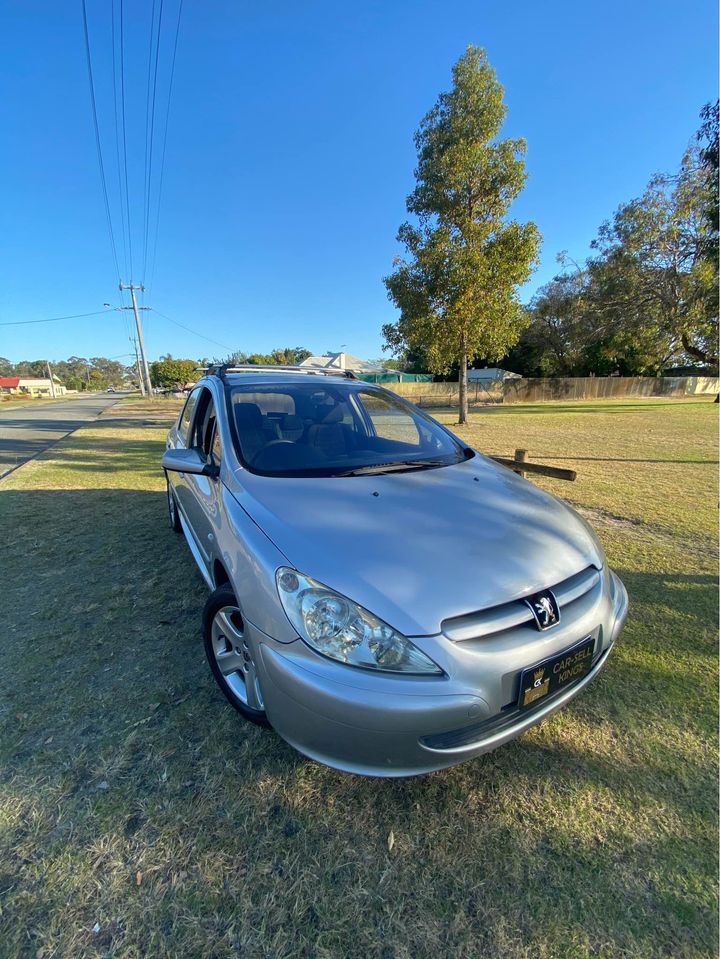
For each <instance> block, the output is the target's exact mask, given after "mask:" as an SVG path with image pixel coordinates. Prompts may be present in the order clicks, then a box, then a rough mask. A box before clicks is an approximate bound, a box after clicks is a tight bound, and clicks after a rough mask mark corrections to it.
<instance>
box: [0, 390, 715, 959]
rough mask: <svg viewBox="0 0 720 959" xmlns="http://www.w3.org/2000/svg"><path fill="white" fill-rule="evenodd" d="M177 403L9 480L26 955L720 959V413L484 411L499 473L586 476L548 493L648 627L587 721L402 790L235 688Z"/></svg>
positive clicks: (71, 445) (131, 409)
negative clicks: (175, 505) (573, 515)
mask: <svg viewBox="0 0 720 959" xmlns="http://www.w3.org/2000/svg"><path fill="white" fill-rule="evenodd" d="M174 408H175V406H173V404H170V403H166V404H163V405H161V404H156V403H153V404H138V403H135V404H121V405H119V406H118V407H116V408H115V409H114V410H113V411H111V413H110V414H109V415H105V416H104V417H102V418H101V420H99V421H98V422H97V423H96V424H94V425H93V426H92V427H89V428H86V429H83V430H80V431H78V432H77V433H75V434H74V435H73V436H72V437H70V438H68V439H67V440H66V441H65V442H63V443H62V444H60V445H58V446H56V447H54V448H53V449H52V450H50V451H48V452H47V453H46V454H45V455H44V456H42V457H41V458H39V459H37V460H35V461H33V462H31V463H28V464H27V465H25V466H24V467H22V468H21V469H20V470H18V471H16V472H15V473H13V474H12V475H11V476H10V477H8V478H7V479H6V480H4V481H3V482H2V484H0V532H1V535H2V543H3V547H4V548H3V566H2V590H1V592H0V613H1V615H2V623H3V627H4V628H3V637H2V642H1V643H0V904H1V907H2V911H1V912H0V956H2V957H21V956H22V957H25V956H29V957H41V959H49V957H73V959H75V957H85V956H88V957H89V956H113V957H123V959H136V957H137V959H141V957H143V959H144V957H150V956H152V957H183V959H184V957H195V956H197V957H208V959H209V957H213V959H216V957H243V959H247V957H283V959H284V957H288V959H289V957H296V956H302V957H304V956H307V957H310V956H313V957H318V959H330V957H332V959H335V957H377V959H411V957H412V959H415V957H425V956H428V957H433V959H436V957H439V956H443V957H444V956H452V957H468V959H470V957H473V959H474V957H498V959H500V957H502V959H520V957H527V959H529V957H539V959H564V957H565V959H570V957H577V959H581V957H587V959H589V957H606V959H610V957H613V959H614V957H618V956H619V957H641V956H642V957H656V956H667V957H696V956H708V957H710V956H715V955H716V954H717V902H716V877H717V791H716V782H717V766H716V750H715V742H716V733H717V719H716V717H717V686H716V674H717V673H716V670H717V658H716V634H717V590H716V583H717V578H716V577H717V564H716V553H717V550H716V526H715V504H716V498H717V486H716V468H715V465H714V464H715V462H716V456H717V419H716V414H715V411H714V408H713V406H712V404H710V403H708V402H706V401H697V402H695V401H693V402H683V403H674V404H673V403H668V402H657V403H652V402H643V403H628V404H607V403H604V404H592V403H584V404H577V405H574V406H572V405H567V404H565V405H564V406H563V408H562V409H559V408H558V406H537V407H533V408H531V409H528V408H523V407H515V406H513V407H510V408H505V409H491V410H487V411H481V412H475V413H473V414H472V417H471V419H472V422H471V423H470V425H469V426H468V427H467V428H464V429H463V430H462V432H463V434H464V435H465V437H466V438H467V439H468V441H470V442H472V443H474V444H476V445H478V446H479V447H481V448H483V449H484V450H486V451H488V452H491V453H496V454H498V455H508V454H512V452H513V450H514V449H515V448H516V447H524V448H527V449H528V450H529V453H530V458H531V459H532V460H537V461H540V460H542V461H543V462H549V463H556V464H558V465H567V466H571V467H573V468H575V469H577V470H578V474H579V475H578V481H577V482H576V483H574V484H570V483H560V482H556V481H555V482H554V481H549V480H548V481H545V480H543V481H541V482H542V485H544V486H545V487H546V488H548V489H552V490H553V491H554V492H556V493H558V494H559V495H561V496H565V497H566V498H568V499H569V500H571V501H572V502H573V503H574V504H575V505H576V506H578V507H579V508H580V509H581V510H583V511H584V512H585V515H586V516H588V517H589V518H590V520H591V522H593V524H594V525H595V526H596V528H597V529H598V532H599V534H600V536H601V538H602V540H603V543H604V545H605V548H606V550H607V553H608V557H609V560H610V562H611V563H612V564H613V565H614V567H615V568H617V569H618V570H619V572H620V574H621V576H622V577H623V579H624V580H625V582H626V584H627V586H628V589H629V592H630V598H631V604H632V607H631V613H630V619H629V621H628V624H627V627H626V630H625V633H624V635H623V637H622V639H621V641H620V643H619V644H618V646H617V648H616V650H615V651H614V653H613V656H612V657H611V659H610V662H609V664H608V667H607V669H606V670H605V672H604V673H603V675H602V676H601V677H600V678H599V679H598V680H597V681H596V682H595V683H594V684H593V685H592V686H591V687H589V689H588V690H587V691H586V693H585V694H584V695H583V696H581V697H580V698H579V699H577V700H576V701H575V702H574V703H573V704H571V706H570V707H568V708H567V709H565V710H564V711H561V712H560V713H558V714H557V715H556V716H555V717H553V718H552V719H550V720H548V721H546V722H545V723H543V724H541V725H540V726H538V727H535V728H534V729H533V730H531V731H530V732H529V733H528V734H526V735H525V736H524V737H522V738H521V739H519V740H516V741H515V742H513V743H511V744H509V745H507V746H505V747H503V748H502V749H500V750H498V751H497V752H495V753H491V754H489V755H487V756H485V757H482V758H480V759H478V760H475V761H473V762H470V763H468V764H465V765H463V766H459V767H456V768H455V769H452V770H449V771H446V772H442V773H436V774H434V775H431V776H426V777H422V778H418V779H411V780H401V781H382V780H366V779H359V778H354V777H351V776H347V775H344V774H342V773H337V772H334V771H332V770H329V769H326V768H324V767H322V766H319V765H317V764H315V763H312V762H309V761H306V760H304V759H303V758H302V757H300V756H298V755H297V754H296V753H294V752H293V751H292V750H291V749H290V748H289V747H287V746H286V745H285V744H284V743H283V742H282V741H281V740H280V739H279V738H278V737H276V736H275V735H274V734H273V733H272V732H269V731H264V730H260V729H257V728H255V727H252V726H249V725H247V724H244V723H243V722H242V721H241V720H240V719H239V718H238V716H237V714H235V713H234V712H233V711H232V710H231V709H230V707H229V706H228V705H227V704H226V703H225V701H224V700H223V698H222V696H221V695H220V693H219V691H218V690H217V689H216V688H215V686H214V683H213V680H212V678H211V676H210V673H209V670H208V668H207V666H206V664H205V662H204V658H203V652H202V648H201V643H200V639H199V613H200V609H201V607H202V604H203V602H204V599H205V596H206V592H205V589H204V586H203V584H202V581H201V579H200V576H199V574H198V573H197V571H196V570H195V568H194V564H193V561H192V559H191V557H190V554H189V552H188V550H187V547H186V546H185V545H184V543H183V541H182V538H181V537H177V536H174V534H173V533H172V532H171V531H170V530H169V529H168V528H167V527H166V523H165V502H164V495H163V480H162V475H161V474H160V472H159V470H158V468H157V467H158V462H159V457H160V453H161V449H162V443H163V438H164V433H165V429H166V423H167V420H168V419H169V417H170V411H171V410H172V409H174ZM440 418H441V419H444V420H445V421H447V422H452V420H453V418H454V417H453V414H451V413H442V414H440ZM391 832H392V834H393V837H394V844H393V846H392V849H389V848H388V847H389V844H388V836H389V834H390V833H391ZM94 929H95V930H96V931H93V930H94Z"/></svg>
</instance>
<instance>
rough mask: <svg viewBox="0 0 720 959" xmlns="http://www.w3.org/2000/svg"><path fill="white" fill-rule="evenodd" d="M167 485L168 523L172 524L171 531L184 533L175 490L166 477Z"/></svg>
mask: <svg viewBox="0 0 720 959" xmlns="http://www.w3.org/2000/svg"><path fill="white" fill-rule="evenodd" d="M165 483H166V484H167V508H168V523H169V524H170V529H172V530H175V532H176V533H182V525H181V523H180V510H179V509H178V504H177V500H176V499H175V494H174V493H173V488H172V486H171V485H170V480H169V479H168V478H167V476H166V477H165Z"/></svg>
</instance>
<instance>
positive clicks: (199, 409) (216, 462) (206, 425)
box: [178, 387, 222, 570]
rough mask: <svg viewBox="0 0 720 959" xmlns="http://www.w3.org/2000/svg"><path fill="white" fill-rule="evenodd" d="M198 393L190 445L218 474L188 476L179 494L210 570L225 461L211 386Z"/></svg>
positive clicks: (202, 555) (185, 477)
mask: <svg viewBox="0 0 720 959" xmlns="http://www.w3.org/2000/svg"><path fill="white" fill-rule="evenodd" d="M198 392H199V395H198V398H197V402H196V404H195V408H194V410H193V414H192V422H191V425H190V431H189V435H188V442H187V444H186V445H187V446H188V447H193V448H195V449H197V451H198V452H199V453H200V455H201V456H202V458H203V459H204V460H206V462H208V463H210V464H212V465H213V466H215V467H217V469H218V475H215V476H198V475H192V474H190V473H185V474H184V480H183V482H182V484H181V485H180V486H179V488H178V494H179V499H180V506H181V509H182V510H183V512H184V514H185V518H186V520H187V522H188V524H189V526H190V529H191V532H192V535H193V539H194V540H195V545H196V546H197V548H198V550H199V552H200V555H201V558H202V561H203V562H204V563H205V566H206V567H207V569H208V570H209V569H210V563H211V559H212V555H213V552H214V545H215V537H216V530H217V525H218V520H219V515H220V496H221V484H220V478H219V468H220V465H221V461H222V444H221V440H220V432H219V430H218V429H217V417H216V410H215V400H214V398H213V395H212V393H211V391H210V390H209V389H208V388H207V387H201V388H200V390H199V391H198Z"/></svg>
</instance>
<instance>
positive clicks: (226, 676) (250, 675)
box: [203, 583, 270, 726]
mask: <svg viewBox="0 0 720 959" xmlns="http://www.w3.org/2000/svg"><path fill="white" fill-rule="evenodd" d="M203 638H204V640H205V654H206V655H207V658H208V662H209V663H210V669H211V670H212V673H213V676H214V677H215V680H216V682H217V684H218V686H219V687H220V689H221V690H222V691H223V693H224V694H225V696H226V697H227V699H228V701H229V702H230V703H231V704H232V705H233V706H234V707H235V709H237V711H238V712H239V713H241V714H242V715H243V716H244V717H245V719H247V720H249V721H250V722H251V723H256V724H257V725H258V726H269V725H270V724H269V722H268V719H267V715H266V713H265V703H264V702H263V696H262V690H261V688H260V678H259V676H258V671H257V667H256V663H255V655H256V653H255V650H254V649H253V648H252V645H251V644H250V642H249V640H248V637H247V635H246V633H245V621H244V620H243V616H242V613H241V612H240V608H239V607H238V604H237V600H236V599H235V595H234V593H233V591H232V588H231V587H230V586H229V585H228V584H227V583H226V584H224V585H223V586H220V587H218V589H216V590H215V591H214V593H213V594H212V596H211V597H210V598H209V599H208V601H207V603H206V604H205V609H204V611H203Z"/></svg>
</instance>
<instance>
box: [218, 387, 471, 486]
mask: <svg viewBox="0 0 720 959" xmlns="http://www.w3.org/2000/svg"><path fill="white" fill-rule="evenodd" d="M230 401H231V411H232V416H233V420H234V424H235V433H236V437H237V442H238V444H239V453H240V456H241V459H242V461H243V462H244V464H245V465H246V466H247V467H248V468H249V469H250V470H252V471H254V472H258V473H263V474H267V475H278V476H293V475H294V476H312V475H319V476H331V475H338V476H339V475H353V474H354V473H355V472H358V471H359V472H374V471H376V470H375V467H377V472H382V471H384V470H385V469H386V468H387V469H391V468H392V469H403V468H405V467H407V468H408V469H413V468H420V467H422V468H430V467H434V466H447V465H450V464H452V463H457V462H460V461H461V460H463V459H465V458H466V455H467V454H466V452H465V450H464V449H463V448H462V447H461V446H460V445H459V444H458V443H457V441H456V440H455V439H454V438H453V437H452V436H450V435H449V434H448V433H447V432H446V431H445V430H444V429H442V427H440V426H439V425H438V424H437V423H435V422H434V421H433V420H431V419H430V418H429V417H426V416H425V415H424V414H423V413H421V412H420V411H418V410H416V409H414V408H413V407H411V406H408V405H406V404H405V403H404V402H403V401H402V400H400V399H399V398H398V397H394V396H393V395H392V394H390V393H385V392H383V391H380V390H378V389H377V388H370V387H368V388H364V387H357V386H345V385H343V386H340V385H337V384H322V385H317V384H314V383H291V384H287V385H283V386H281V385H277V384H273V385H272V386H268V387H267V388H264V387H258V386H252V387H249V386H248V387H243V386H235V387H232V388H231V392H230Z"/></svg>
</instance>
